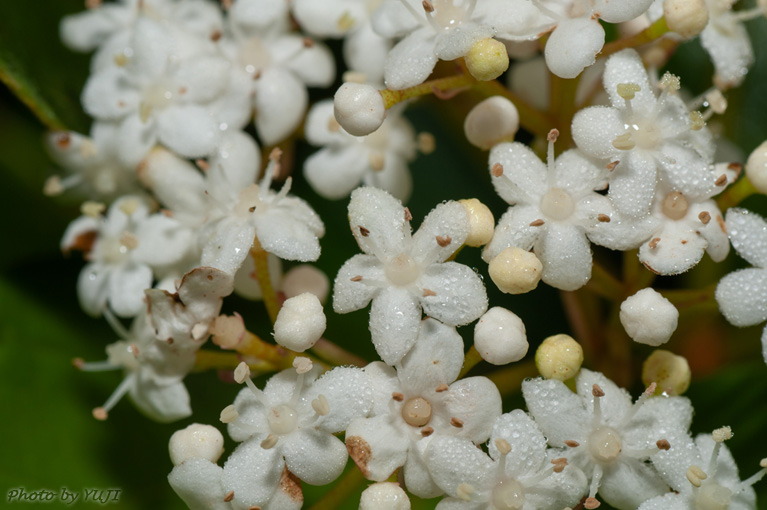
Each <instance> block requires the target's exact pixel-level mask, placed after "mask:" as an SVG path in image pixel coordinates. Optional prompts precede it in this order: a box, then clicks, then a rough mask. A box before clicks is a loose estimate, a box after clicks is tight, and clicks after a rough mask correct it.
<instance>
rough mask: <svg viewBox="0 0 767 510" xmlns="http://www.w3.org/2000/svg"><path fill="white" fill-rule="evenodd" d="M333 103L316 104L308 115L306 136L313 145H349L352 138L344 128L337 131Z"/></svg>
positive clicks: (305, 125) (322, 102)
mask: <svg viewBox="0 0 767 510" xmlns="http://www.w3.org/2000/svg"><path fill="white" fill-rule="evenodd" d="M337 124H338V123H337V122H335V117H334V115H333V101H332V100H330V99H326V100H324V101H320V102H318V103H315V104H314V105H313V106H312V107H311V108H310V109H309V113H307V114H306V122H305V123H304V136H306V140H307V141H308V142H309V143H310V144H312V145H347V144H348V142H349V140H350V137H349V134H348V133H346V131H344V129H343V128H339V129H336V127H337Z"/></svg>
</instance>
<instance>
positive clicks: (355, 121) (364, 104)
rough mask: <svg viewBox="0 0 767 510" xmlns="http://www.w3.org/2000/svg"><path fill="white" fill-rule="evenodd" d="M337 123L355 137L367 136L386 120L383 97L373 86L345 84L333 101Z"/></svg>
mask: <svg viewBox="0 0 767 510" xmlns="http://www.w3.org/2000/svg"><path fill="white" fill-rule="evenodd" d="M333 114H334V115H335V117H336V121H338V123H339V124H340V125H341V127H342V128H344V129H345V130H346V131H347V132H348V133H350V134H352V135H354V136H366V135H369V134H370V133H372V132H373V131H375V130H376V129H378V128H379V127H380V126H381V124H382V123H383V121H384V118H386V106H385V105H384V101H383V96H381V93H380V92H378V90H377V89H376V88H375V87H373V86H372V85H365V84H362V83H344V84H343V85H341V88H339V89H338V92H336V95H335V98H334V100H333Z"/></svg>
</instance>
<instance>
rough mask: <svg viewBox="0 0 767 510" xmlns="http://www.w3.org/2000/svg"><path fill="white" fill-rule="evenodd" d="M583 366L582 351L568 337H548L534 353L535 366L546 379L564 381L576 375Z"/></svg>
mask: <svg viewBox="0 0 767 510" xmlns="http://www.w3.org/2000/svg"><path fill="white" fill-rule="evenodd" d="M582 364H583V349H582V348H581V345H580V344H579V343H578V342H576V341H575V339H574V338H573V337H571V336H569V335H554V336H550V337H548V338H547V339H546V340H544V341H543V343H542V344H541V345H540V346H539V347H538V350H537V351H535V366H536V367H538V372H540V374H541V375H542V376H543V377H545V378H546V379H557V380H559V381H566V380H568V379H570V378H572V377H575V375H576V374H577V373H578V371H579V370H580V369H581V365H582Z"/></svg>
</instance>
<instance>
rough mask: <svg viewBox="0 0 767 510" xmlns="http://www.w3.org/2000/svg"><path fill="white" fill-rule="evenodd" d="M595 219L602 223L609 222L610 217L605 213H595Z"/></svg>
mask: <svg viewBox="0 0 767 510" xmlns="http://www.w3.org/2000/svg"><path fill="white" fill-rule="evenodd" d="M597 219H598V220H599V221H601V222H602V223H610V217H609V216H608V215H606V214H597Z"/></svg>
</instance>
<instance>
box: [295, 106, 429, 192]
mask: <svg viewBox="0 0 767 510" xmlns="http://www.w3.org/2000/svg"><path fill="white" fill-rule="evenodd" d="M304 132H305V135H306V139H307V140H308V141H309V143H311V144H313V145H318V146H321V147H322V148H321V149H320V150H319V151H318V152H316V153H314V154H312V155H311V156H309V157H308V158H307V159H306V162H305V163H304V175H305V176H306V180H307V181H309V184H310V185H311V186H312V188H313V189H314V190H315V191H316V192H317V193H318V194H320V195H322V196H323V197H325V198H329V199H339V198H343V197H347V196H349V194H350V193H351V192H352V190H353V189H354V188H356V187H357V186H359V185H360V184H364V185H365V186H373V187H375V188H380V189H383V190H386V191H388V192H389V193H391V194H392V195H394V196H395V197H396V198H398V199H400V200H402V201H407V199H408V198H410V192H411V190H412V187H413V182H412V177H411V176H410V170H409V168H408V163H410V162H411V161H412V160H413V159H414V158H415V155H416V141H415V132H414V130H413V128H412V126H411V125H410V123H409V122H408V121H407V120H406V119H405V118H404V117H403V116H402V110H401V109H397V108H395V109H393V110H389V111H388V114H387V116H386V120H385V121H384V123H383V124H382V125H381V127H379V128H378V129H377V130H375V131H374V132H372V133H371V134H369V135H367V136H365V137H358V136H352V135H350V134H349V133H347V132H346V131H345V130H344V129H343V128H342V127H341V126H340V125H339V124H338V122H337V121H336V119H335V117H334V116H333V102H332V101H329V100H328V101H321V102H319V103H317V104H316V105H314V106H313V107H312V109H311V110H309V114H308V115H307V117H306V126H305V128H304Z"/></svg>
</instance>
